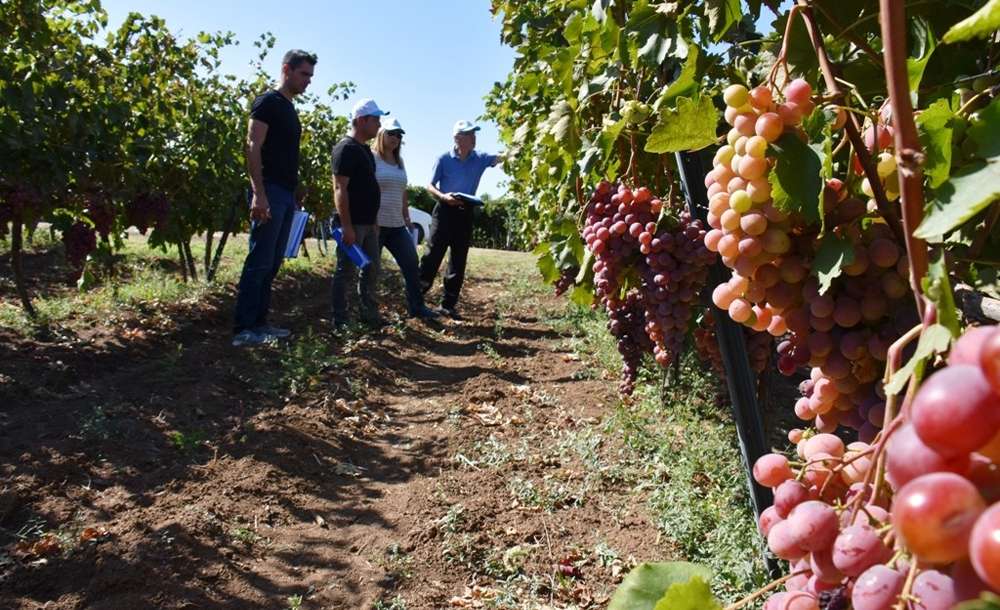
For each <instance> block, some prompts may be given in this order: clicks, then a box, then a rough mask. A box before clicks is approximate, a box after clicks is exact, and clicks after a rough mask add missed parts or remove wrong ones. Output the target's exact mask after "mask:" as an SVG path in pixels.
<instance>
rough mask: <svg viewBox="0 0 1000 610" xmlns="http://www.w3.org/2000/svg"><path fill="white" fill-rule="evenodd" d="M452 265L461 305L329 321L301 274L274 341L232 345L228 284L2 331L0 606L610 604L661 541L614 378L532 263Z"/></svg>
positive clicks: (498, 256) (512, 259) (319, 290)
mask: <svg viewBox="0 0 1000 610" xmlns="http://www.w3.org/2000/svg"><path fill="white" fill-rule="evenodd" d="M471 267H472V275H473V277H472V278H471V279H470V281H469V284H468V290H467V296H466V302H467V304H466V306H465V310H464V311H465V313H466V318H467V319H466V320H464V321H461V322H453V321H447V322H442V323H440V324H430V325H425V324H422V323H418V322H414V321H400V322H397V323H396V324H394V325H392V326H389V327H386V328H385V329H382V330H381V331H379V332H375V333H368V334H352V335H349V336H347V337H343V336H334V335H332V334H330V333H329V332H328V331H327V330H326V329H325V327H324V326H323V325H322V324H321V323H319V322H316V321H317V320H319V319H320V318H321V317H322V316H323V314H324V311H325V307H326V290H327V284H326V280H325V278H324V277H322V275H316V276H307V277H300V278H291V279H286V280H285V281H284V283H283V285H282V287H281V290H280V294H279V295H278V297H277V299H278V301H279V302H278V304H277V308H278V309H279V310H281V311H286V312H288V314H287V315H286V317H285V319H284V320H283V321H284V322H286V323H288V324H289V325H291V326H292V327H293V328H294V329H295V330H296V332H297V339H296V341H295V342H294V343H293V344H292V345H291V347H271V348H267V349H262V350H258V351H256V352H245V351H237V350H233V349H231V348H229V347H228V346H226V345H225V344H224V340H225V338H224V333H220V332H219V328H224V327H225V321H226V319H227V317H228V311H229V306H230V304H229V301H228V300H227V299H221V300H219V302H210V303H197V304H194V303H192V304H182V305H181V306H179V307H177V308H174V309H172V310H171V311H169V312H168V313H166V314H164V313H163V312H160V311H151V312H147V314H142V313H141V312H140V313H132V314H128V315H125V314H123V316H122V317H121V319H115V320H109V321H104V322H103V323H101V324H96V325H95V328H94V329H93V330H92V331H90V332H76V333H74V334H73V335H72V336H69V337H62V338H60V337H56V338H46V339H45V340H27V339H23V338H19V337H15V336H4V337H2V338H3V341H2V342H0V343H4V344H7V345H8V346H9V347H8V348H2V349H3V350H4V351H5V353H0V357H2V358H3V359H4V360H3V361H4V362H5V364H4V365H3V367H4V368H3V369H0V373H2V374H3V375H4V376H5V377H4V379H8V380H9V379H13V380H14V382H13V383H7V384H5V385H4V386H2V387H0V392H3V393H2V394H0V400H3V401H4V403H5V404H11V405H13V408H11V409H9V410H5V412H4V413H3V414H2V415H0V426H2V434H0V474H2V476H3V477H4V482H3V483H2V484H0V544H2V545H3V546H2V549H3V551H2V552H0V607H3V608H8V607H9V608H25V609H26V608H41V607H44V608H148V607H156V608H331V609H341V608H343V609H359V608H377V609H381V610H387V609H390V608H391V609H393V610H404V609H409V610H412V609H417V608H421V609H422V608H446V607H467V608H478V607H499V608H532V607H538V608H541V607H551V608H571V607H576V608H597V607H603V605H606V601H607V598H608V595H609V594H610V592H611V591H613V588H614V586H615V585H616V583H617V582H618V580H619V579H620V575H621V574H622V573H623V572H624V571H626V570H627V568H628V566H629V564H630V563H631V562H632V561H633V560H634V559H648V558H652V557H658V556H662V555H663V549H661V548H658V543H657V534H656V530H655V528H654V527H653V526H652V525H651V524H650V523H649V518H648V517H647V516H646V515H645V514H644V513H643V510H642V503H641V502H637V501H636V499H635V498H636V496H635V492H634V490H633V489H632V488H631V483H630V482H629V481H627V480H625V479H624V478H623V477H621V476H620V473H618V472H617V470H616V465H615V463H614V460H613V456H614V455H615V454H616V450H617V448H616V447H615V445H614V442H613V440H609V438H608V437H607V436H606V435H604V434H602V430H601V420H602V417H603V415H604V414H605V413H606V411H607V408H608V405H609V404H610V403H611V401H612V395H611V391H612V389H613V387H614V384H613V383H611V382H609V381H607V380H603V379H600V378H597V379H594V375H593V371H592V370H591V369H590V368H589V365H588V364H587V363H586V362H585V360H586V358H584V359H582V360H581V358H580V355H578V354H574V353H572V352H571V351H569V348H568V347H567V345H568V344H567V341H565V338H564V337H562V336H561V335H560V334H559V332H558V331H557V330H556V329H555V328H553V325H552V323H551V320H550V319H549V318H548V316H549V315H550V314H554V313H557V312H560V311H561V310H562V309H563V307H564V305H563V303H562V302H560V301H557V300H555V299H553V298H551V297H550V296H548V295H547V294H546V293H545V292H542V291H540V289H539V288H538V287H537V286H535V285H534V284H533V283H532V282H531V281H526V280H525V278H530V279H533V277H534V276H533V270H532V269H531V262H530V258H529V257H528V256H526V255H516V254H508V253H495V252H490V253H478V254H477V256H476V257H475V258H474V259H473V262H472V264H471ZM394 290H395V289H394V288H392V287H390V288H389V291H390V292H393V291H394ZM387 300H389V301H390V305H389V307H390V308H393V307H395V308H396V309H399V308H400V306H399V304H398V302H393V299H392V298H389V297H387ZM306 320H313V321H314V322H313V323H312V324H307V323H306V322H305V321H306ZM157 329H158V330H157ZM129 333H131V335H129ZM140 333H141V334H140ZM122 337H131V338H130V339H129V340H127V341H125V340H122V339H121V338H122ZM609 456H611V457H610V458H609ZM88 528H92V529H88ZM633 558H634V559H633Z"/></svg>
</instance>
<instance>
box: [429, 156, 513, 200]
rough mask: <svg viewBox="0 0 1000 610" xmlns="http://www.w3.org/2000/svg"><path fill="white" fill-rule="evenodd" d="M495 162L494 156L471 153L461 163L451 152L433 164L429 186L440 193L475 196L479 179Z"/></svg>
mask: <svg viewBox="0 0 1000 610" xmlns="http://www.w3.org/2000/svg"><path fill="white" fill-rule="evenodd" d="M496 162H497V156H496V155H488V154H484V153H479V152H476V151H472V152H470V153H469V156H468V157H466V158H465V161H462V160H461V159H459V158H458V153H457V152H455V151H454V150H452V151H451V152H448V153H445V154H443V155H441V156H440V157H438V160H437V161H436V162H435V163H434V176H433V177H432V178H431V184H433V185H434V186H435V187H437V189H438V190H440V191H441V192H442V193H465V194H466V195H475V194H476V189H478V188H479V179H480V178H482V177H483V172H484V171H486V168H487V167H493V166H494V165H495V164H496Z"/></svg>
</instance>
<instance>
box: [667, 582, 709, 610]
mask: <svg viewBox="0 0 1000 610" xmlns="http://www.w3.org/2000/svg"><path fill="white" fill-rule="evenodd" d="M653 610H722V606H721V605H720V604H719V602H718V600H716V599H715V596H714V595H712V589H711V587H709V586H708V583H707V582H705V581H704V580H702V578H701V577H699V576H695V577H694V578H692V579H691V580H690V581H688V582H686V583H675V584H672V585H670V588H669V589H667V593H666V595H664V596H663V597H662V598H660V601H658V602H657V603H656V606H655V607H654V609H653Z"/></svg>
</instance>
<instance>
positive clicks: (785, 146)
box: [768, 133, 825, 223]
mask: <svg viewBox="0 0 1000 610" xmlns="http://www.w3.org/2000/svg"><path fill="white" fill-rule="evenodd" d="M771 147H772V148H773V149H774V151H775V153H776V155H775V165H774V171H772V172H771V175H770V176H769V177H768V181H769V182H770V183H771V197H772V198H773V199H774V206H775V207H776V208H778V209H779V210H781V211H783V212H788V213H792V212H798V213H800V214H802V215H803V216H805V218H806V220H807V221H808V222H811V223H813V222H818V221H819V206H820V198H821V197H822V196H823V177H822V174H823V166H824V159H823V158H822V157H821V156H820V153H818V152H817V151H816V149H815V148H813V147H811V146H809V145H807V144H806V143H805V142H803V141H802V140H800V139H799V138H798V136H796V135H795V134H791V133H786V134H785V135H783V136H781V138H779V139H778V140H777V141H776V142H774V143H772V144H771ZM823 156H825V154H824V155H823Z"/></svg>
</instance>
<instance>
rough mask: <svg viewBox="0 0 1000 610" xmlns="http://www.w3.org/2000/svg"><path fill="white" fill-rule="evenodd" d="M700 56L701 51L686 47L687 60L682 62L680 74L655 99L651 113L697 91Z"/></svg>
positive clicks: (693, 47) (694, 47)
mask: <svg viewBox="0 0 1000 610" xmlns="http://www.w3.org/2000/svg"><path fill="white" fill-rule="evenodd" d="M700 56H701V51H700V50H699V48H698V47H697V46H696V45H689V46H688V55H687V59H686V60H685V61H684V67H683V68H681V73H680V74H678V75H677V79H676V80H674V82H672V83H670V86H668V87H667V88H666V89H665V90H664V91H663V93H661V94H660V97H658V98H657V99H656V102H655V103H654V104H653V111H654V112H657V111H659V109H660V108H661V107H662V106H664V105H670V104H673V102H674V100H676V99H677V98H678V97H680V96H682V95H691V94H692V93H694V92H695V91H696V90H697V89H698V81H697V79H696V78H695V77H696V75H697V73H698V58H699V57H700Z"/></svg>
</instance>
